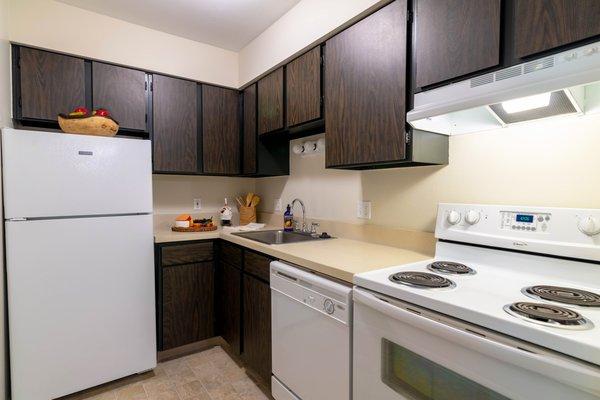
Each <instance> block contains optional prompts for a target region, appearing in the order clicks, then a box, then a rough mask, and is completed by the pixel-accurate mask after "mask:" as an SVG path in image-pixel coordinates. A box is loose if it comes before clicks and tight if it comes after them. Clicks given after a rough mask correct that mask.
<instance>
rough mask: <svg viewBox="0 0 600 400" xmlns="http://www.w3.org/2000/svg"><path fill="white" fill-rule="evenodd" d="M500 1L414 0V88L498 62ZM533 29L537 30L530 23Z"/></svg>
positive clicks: (465, 73)
mask: <svg viewBox="0 0 600 400" xmlns="http://www.w3.org/2000/svg"><path fill="white" fill-rule="evenodd" d="M500 3H501V1H500V0H441V1H440V0H416V1H415V5H414V9H415V23H414V32H415V34H414V43H413V58H414V60H415V61H414V63H415V72H416V73H415V75H416V76H415V83H416V87H418V88H422V87H425V86H429V85H433V84H436V83H440V82H443V81H446V80H449V79H453V78H457V77H459V76H462V75H467V74H471V73H473V72H477V71H481V70H484V69H486V68H491V67H494V66H497V65H499V64H500V24H501V21H500V6H501V4H500ZM527 26H532V29H537V28H536V27H534V25H533V24H530V23H529V22H528V23H527Z"/></svg>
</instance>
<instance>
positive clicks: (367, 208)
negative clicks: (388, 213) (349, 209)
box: [356, 201, 371, 219]
mask: <svg viewBox="0 0 600 400" xmlns="http://www.w3.org/2000/svg"><path fill="white" fill-rule="evenodd" d="M356 216H357V217H358V218H361V219H371V202H370V201H359V202H358V207H357V212H356Z"/></svg>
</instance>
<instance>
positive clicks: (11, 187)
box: [2, 129, 156, 400]
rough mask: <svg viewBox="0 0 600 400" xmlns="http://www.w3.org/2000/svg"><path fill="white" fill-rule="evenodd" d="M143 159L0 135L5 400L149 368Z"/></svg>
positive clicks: (117, 142) (60, 141)
mask: <svg viewBox="0 0 600 400" xmlns="http://www.w3.org/2000/svg"><path fill="white" fill-rule="evenodd" d="M150 149H151V146H150V141H148V140H136V139H123V138H106V137H93V136H80V135H67V134H61V133H48V132H34V131H25V130H14V129H3V130H2V177H3V191H4V211H5V213H4V219H5V221H4V223H5V234H6V236H5V246H6V247H5V248H6V273H7V298H8V324H9V349H10V372H11V391H12V399H13V400H49V399H54V398H57V397H60V396H64V395H67V394H70V393H74V392H77V391H80V390H83V389H86V388H90V387H93V386H96V385H99V384H102V383H105V382H108V381H112V380H115V379H118V378H121V377H124V376H127V375H131V374H135V373H139V372H143V371H147V370H150V369H152V368H154V367H155V366H156V325H155V305H154V304H155V294H154V293H155V292H154V291H155V287H154V252H153V233H152V167H151V150H150Z"/></svg>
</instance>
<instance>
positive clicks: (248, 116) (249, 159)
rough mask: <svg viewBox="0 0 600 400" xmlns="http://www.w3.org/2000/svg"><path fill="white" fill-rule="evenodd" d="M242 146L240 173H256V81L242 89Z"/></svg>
mask: <svg viewBox="0 0 600 400" xmlns="http://www.w3.org/2000/svg"><path fill="white" fill-rule="evenodd" d="M243 96H244V146H243V152H244V153H243V157H242V158H243V163H242V173H244V174H254V173H256V158H257V157H256V140H257V137H256V83H255V84H253V85H251V86H248V87H247V88H246V89H244V95H243Z"/></svg>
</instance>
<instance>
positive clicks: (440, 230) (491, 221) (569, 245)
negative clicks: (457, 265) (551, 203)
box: [435, 203, 600, 262]
mask: <svg viewBox="0 0 600 400" xmlns="http://www.w3.org/2000/svg"><path fill="white" fill-rule="evenodd" d="M435 237H436V238H437V239H441V240H445V241H452V242H457V243H465V244H476V245H483V246H490V247H495V248H505V249H511V250H516V251H526V252H529V253H539V254H548V255H558V256H562V257H572V258H577V259H581V260H594V261H598V262H600V208H559V207H528V206H522V205H517V206H509V205H487V204H457V203H440V204H439V206H438V215H437V220H436V225H435Z"/></svg>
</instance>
